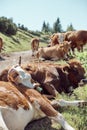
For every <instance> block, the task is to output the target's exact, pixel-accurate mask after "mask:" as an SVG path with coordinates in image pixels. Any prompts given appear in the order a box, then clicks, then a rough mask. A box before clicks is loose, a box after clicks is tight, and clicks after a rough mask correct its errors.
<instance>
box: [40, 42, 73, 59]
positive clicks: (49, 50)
mask: <svg viewBox="0 0 87 130" xmlns="http://www.w3.org/2000/svg"><path fill="white" fill-rule="evenodd" d="M70 46H71V45H70V43H69V42H67V41H64V43H63V44H59V45H55V46H52V47H44V48H39V50H38V53H39V57H42V58H45V59H52V60H58V59H65V58H66V57H65V56H66V55H67V54H68V52H69V49H70Z"/></svg>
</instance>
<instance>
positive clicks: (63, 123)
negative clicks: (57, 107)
mask: <svg viewBox="0 0 87 130" xmlns="http://www.w3.org/2000/svg"><path fill="white" fill-rule="evenodd" d="M50 118H51V119H53V120H54V121H56V122H58V123H60V125H61V126H62V127H63V128H64V129H65V130H75V129H74V128H73V127H72V126H70V125H69V124H68V123H67V121H66V120H65V119H64V118H63V116H62V114H60V113H59V112H58V114H57V115H56V116H55V117H50Z"/></svg>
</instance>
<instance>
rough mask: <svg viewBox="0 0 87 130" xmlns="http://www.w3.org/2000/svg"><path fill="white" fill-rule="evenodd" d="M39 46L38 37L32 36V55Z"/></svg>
mask: <svg viewBox="0 0 87 130" xmlns="http://www.w3.org/2000/svg"><path fill="white" fill-rule="evenodd" d="M38 48H39V39H38V38H33V39H32V40H31V49H32V56H35V53H36V51H38Z"/></svg>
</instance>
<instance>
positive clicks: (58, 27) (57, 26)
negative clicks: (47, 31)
mask: <svg viewBox="0 0 87 130" xmlns="http://www.w3.org/2000/svg"><path fill="white" fill-rule="evenodd" d="M53 32H54V33H57V32H62V26H61V23H60V19H59V18H57V20H56V21H55V23H54V24H53Z"/></svg>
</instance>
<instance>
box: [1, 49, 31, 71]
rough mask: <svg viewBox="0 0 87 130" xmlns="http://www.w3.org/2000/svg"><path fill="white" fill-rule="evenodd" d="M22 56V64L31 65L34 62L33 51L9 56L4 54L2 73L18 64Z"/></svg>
mask: <svg viewBox="0 0 87 130" xmlns="http://www.w3.org/2000/svg"><path fill="white" fill-rule="evenodd" d="M20 56H21V57H22V64H23V63H29V61H31V60H32V58H31V51H22V52H13V53H9V54H5V53H2V54H1V57H0V72H1V71H2V70H4V69H5V68H7V67H9V66H11V65H16V64H18V61H19V57H20Z"/></svg>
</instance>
